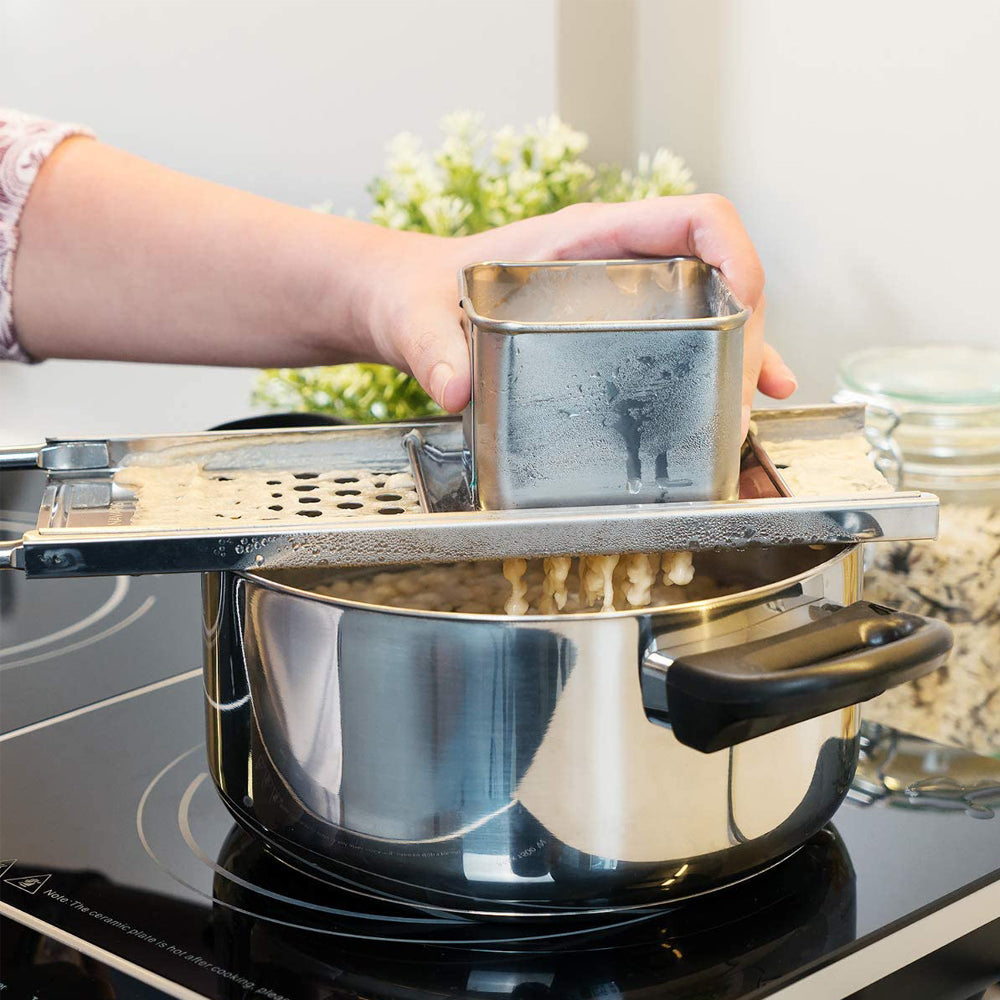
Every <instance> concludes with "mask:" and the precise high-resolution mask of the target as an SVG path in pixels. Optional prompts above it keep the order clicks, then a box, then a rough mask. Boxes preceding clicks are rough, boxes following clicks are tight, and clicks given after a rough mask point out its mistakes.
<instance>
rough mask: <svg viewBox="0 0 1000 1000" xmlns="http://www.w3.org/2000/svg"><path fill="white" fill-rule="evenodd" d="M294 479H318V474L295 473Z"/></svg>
mask: <svg viewBox="0 0 1000 1000" xmlns="http://www.w3.org/2000/svg"><path fill="white" fill-rule="evenodd" d="M295 478H296V479H319V473H318V472H296V473H295Z"/></svg>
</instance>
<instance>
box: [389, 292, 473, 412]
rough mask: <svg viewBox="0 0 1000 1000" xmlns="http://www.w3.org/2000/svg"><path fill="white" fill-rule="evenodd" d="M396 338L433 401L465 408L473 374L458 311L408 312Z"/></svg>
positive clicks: (446, 406)
mask: <svg viewBox="0 0 1000 1000" xmlns="http://www.w3.org/2000/svg"><path fill="white" fill-rule="evenodd" d="M394 339H395V340H396V347H397V349H398V350H399V352H400V353H401V354H402V355H403V359H404V361H405V362H406V367H407V369H408V370H409V371H410V372H411V373H412V374H413V375H414V376H415V377H416V379H417V381H418V382H419V383H420V384H421V385H422V386H423V387H424V389H425V390H426V391H427V393H428V394H429V395H430V396H431V398H432V399H433V400H434V402H435V403H437V404H438V406H440V407H441V408H442V409H444V410H447V411H448V412H449V413H458V412H459V411H460V410H462V409H464V407H465V405H466V403H468V401H469V394H470V391H471V385H472V377H471V372H470V362H469V348H468V345H467V344H466V340H465V333H464V331H463V330H462V324H461V322H460V320H459V313H458V311H457V310H454V311H453V310H449V309H440V308H439V309H434V308H429V309H424V310H422V311H420V312H419V313H415V314H413V315H412V316H408V317H407V318H406V320H405V321H404V326H403V328H402V329H401V330H400V331H398V333H397V335H396V337H395V338H394Z"/></svg>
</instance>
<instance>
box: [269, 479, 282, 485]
mask: <svg viewBox="0 0 1000 1000" xmlns="http://www.w3.org/2000/svg"><path fill="white" fill-rule="evenodd" d="M267 485H268V486H280V485H281V480H280V479H269V480H268V481H267Z"/></svg>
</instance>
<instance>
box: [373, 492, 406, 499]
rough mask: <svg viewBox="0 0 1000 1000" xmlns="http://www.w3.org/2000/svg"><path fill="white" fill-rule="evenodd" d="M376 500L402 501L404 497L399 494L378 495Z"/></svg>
mask: <svg viewBox="0 0 1000 1000" xmlns="http://www.w3.org/2000/svg"><path fill="white" fill-rule="evenodd" d="M375 499H376V500H402V499H403V497H402V495H401V494H399V493H376V494H375Z"/></svg>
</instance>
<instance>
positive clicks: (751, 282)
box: [498, 194, 764, 309]
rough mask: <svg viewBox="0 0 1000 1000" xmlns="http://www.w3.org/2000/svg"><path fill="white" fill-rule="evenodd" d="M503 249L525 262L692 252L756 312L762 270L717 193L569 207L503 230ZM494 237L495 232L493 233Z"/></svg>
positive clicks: (736, 217)
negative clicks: (541, 249) (519, 256)
mask: <svg viewBox="0 0 1000 1000" xmlns="http://www.w3.org/2000/svg"><path fill="white" fill-rule="evenodd" d="M508 234H509V236H507V237H505V239H504V243H510V244H511V245H510V246H509V247H508V246H504V247H503V249H504V250H506V251H508V252H510V251H513V252H514V253H518V252H520V253H521V254H522V255H523V256H524V257H526V258H527V259H538V256H539V249H538V248H539V247H544V248H546V249H545V250H543V251H542V253H541V256H543V257H544V256H552V257H555V258H558V259H563V260H566V259H571V258H574V257H576V258H582V259H587V258H589V259H593V258H600V257H610V258H614V257H668V256H672V255H675V254H690V255H691V256H695V257H700V258H701V259H702V260H703V261H705V263H706V264H712V265H714V266H715V267H717V268H719V270H720V271H722V273H723V274H724V275H725V277H726V281H727V282H728V283H729V286H730V287H731V288H732V290H733V292H734V293H735V294H736V297H737V298H738V299H739V300H740V301H741V302H742V303H743V304H744V305H746V306H749V307H750V308H751V309H753V308H754V307H755V306H756V305H757V302H758V301H759V299H760V296H761V294H762V293H763V290H764V268H763V267H762V266H761V263H760V258H759V257H758V256H757V251H756V250H755V249H754V246H753V243H752V242H751V240H750V236H749V235H748V234H747V231H746V230H745V229H744V228H743V223H742V222H741V221H740V217H739V215H738V214H737V212H736V209H735V208H734V207H733V205H732V203H731V202H730V201H728V200H727V199H726V198H723V197H722V196H721V195H717V194H696V195H672V196H670V197H666V198H651V199H647V200H645V201H633V202H623V203H620V204H615V205H573V206H571V207H570V208H566V209H563V210H562V211H561V212H556V213H555V214H554V215H550V216H545V217H541V218H539V219H529V220H527V221H526V222H522V223H516V224H515V225H514V226H511V227H509V228H508ZM498 235H499V234H498Z"/></svg>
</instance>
